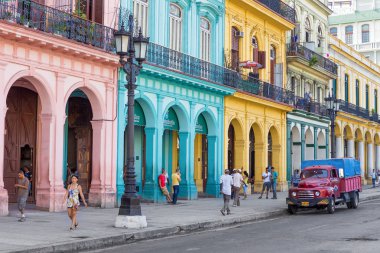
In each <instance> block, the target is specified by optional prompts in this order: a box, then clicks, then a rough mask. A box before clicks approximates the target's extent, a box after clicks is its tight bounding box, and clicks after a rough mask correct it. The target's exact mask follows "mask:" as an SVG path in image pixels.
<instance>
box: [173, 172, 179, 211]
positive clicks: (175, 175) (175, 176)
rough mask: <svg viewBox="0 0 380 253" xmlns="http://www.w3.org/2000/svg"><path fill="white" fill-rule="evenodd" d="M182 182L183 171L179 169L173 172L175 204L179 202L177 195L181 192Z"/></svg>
mask: <svg viewBox="0 0 380 253" xmlns="http://www.w3.org/2000/svg"><path fill="white" fill-rule="evenodd" d="M180 182H181V172H180V170H179V169H177V170H176V172H175V173H173V174H172V185H173V202H172V203H173V204H174V205H175V204H177V197H178V193H179V183H180Z"/></svg>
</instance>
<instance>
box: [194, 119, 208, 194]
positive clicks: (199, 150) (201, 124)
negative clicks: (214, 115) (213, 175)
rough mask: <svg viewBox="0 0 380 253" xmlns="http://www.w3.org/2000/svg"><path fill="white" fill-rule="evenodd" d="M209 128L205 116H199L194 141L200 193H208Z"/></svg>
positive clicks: (195, 169) (195, 165) (196, 172)
mask: <svg viewBox="0 0 380 253" xmlns="http://www.w3.org/2000/svg"><path fill="white" fill-rule="evenodd" d="M207 135H208V127H207V123H206V119H205V117H204V116H203V114H200V115H199V116H198V119H197V121H196V125H195V139H194V180H195V184H196V186H197V189H198V192H200V193H204V192H206V184H207V177H208V140H207Z"/></svg>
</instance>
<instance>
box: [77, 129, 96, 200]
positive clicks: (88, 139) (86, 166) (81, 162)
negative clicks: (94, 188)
mask: <svg viewBox="0 0 380 253" xmlns="http://www.w3.org/2000/svg"><path fill="white" fill-rule="evenodd" d="M75 133H76V140H77V143H76V147H77V171H78V175H79V182H78V183H79V185H81V187H82V190H83V194H84V195H85V198H88V193H89V189H90V183H91V160H92V129H91V127H90V126H86V127H77V128H76V129H75Z"/></svg>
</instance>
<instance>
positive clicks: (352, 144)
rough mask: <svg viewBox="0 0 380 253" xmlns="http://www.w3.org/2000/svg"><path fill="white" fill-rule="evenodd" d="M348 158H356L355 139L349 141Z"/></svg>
mask: <svg viewBox="0 0 380 253" xmlns="http://www.w3.org/2000/svg"><path fill="white" fill-rule="evenodd" d="M347 156H348V157H355V141H354V139H349V140H347Z"/></svg>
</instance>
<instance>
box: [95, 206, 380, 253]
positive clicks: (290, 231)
mask: <svg viewBox="0 0 380 253" xmlns="http://www.w3.org/2000/svg"><path fill="white" fill-rule="evenodd" d="M379 209H380V200H371V201H365V202H362V203H360V206H359V208H358V209H357V210H349V209H347V208H346V207H345V206H341V207H339V208H337V210H336V213H335V214H334V215H329V214H326V212H325V211H318V212H314V211H308V212H301V213H298V214H297V215H295V216H283V217H279V218H274V219H270V220H266V221H258V222H254V223H248V224H247V225H242V226H236V227H233V228H223V229H218V230H213V231H207V232H201V233H197V234H192V235H184V236H177V237H171V238H166V239H158V240H153V241H148V242H147V241H144V242H140V243H134V244H130V245H126V246H121V247H115V248H112V249H109V250H107V251H105V250H102V251H96V252H113V253H116V252H128V253H139V252H155V253H168V252H171V253H172V252H173V253H174V252H210V253H214V252H220V253H221V252H239V253H242V252H247V253H248V252H250V253H251V252H260V253H263V252H292V253H296V252H329V253H334V252H337V253H338V252H339V253H341V252H360V253H365V252H377V251H378V247H379V244H380V229H379V228H380V212H376V211H374V210H379Z"/></svg>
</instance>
